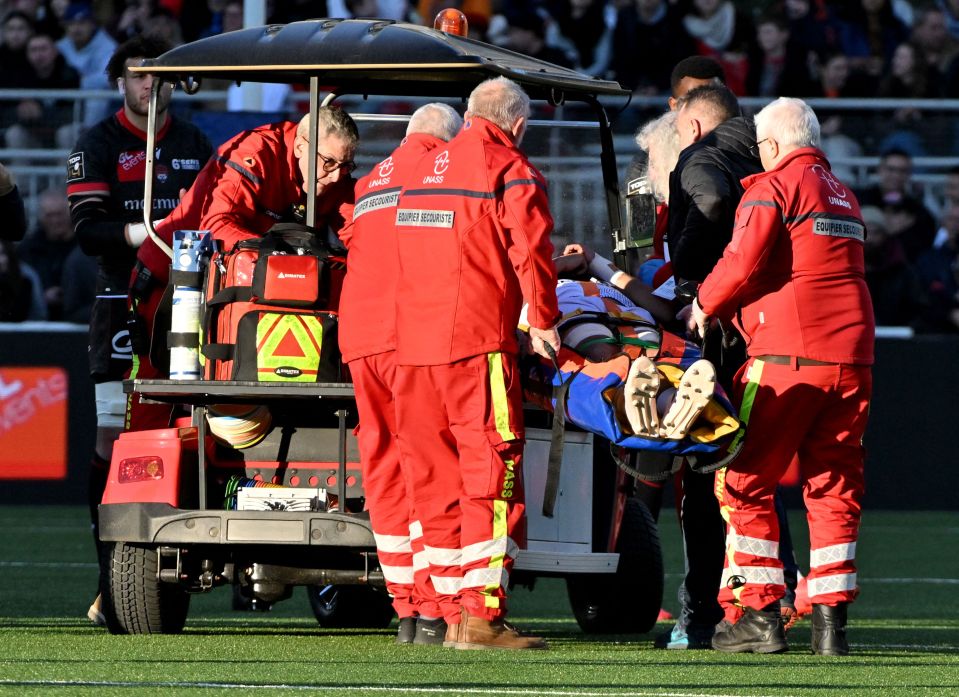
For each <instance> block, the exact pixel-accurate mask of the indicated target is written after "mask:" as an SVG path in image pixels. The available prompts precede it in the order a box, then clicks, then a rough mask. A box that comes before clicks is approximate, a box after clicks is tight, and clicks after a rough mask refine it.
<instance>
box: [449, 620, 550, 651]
mask: <svg viewBox="0 0 959 697" xmlns="http://www.w3.org/2000/svg"><path fill="white" fill-rule="evenodd" d="M459 626H460V630H459V640H458V641H457V642H456V643H455V646H456V648H458V649H510V650H520V649H545V648H546V642H545V641H543V640H542V639H541V638H540V637H535V636H523V635H522V634H520V633H519V631H517V630H516V629H515V628H514V627H512V626H510V625H509V624H508V623H506V622H505V621H503V620H501V619H499V620H493V621H490V620H487V619H484V618H482V617H475V616H473V615H470V614H469V613H467V612H466V610H464V611H463V621H462V623H461V624H460V625H459ZM448 637H449V634H447V638H448ZM443 645H444V646H446V645H447V644H446V642H444V643H443Z"/></svg>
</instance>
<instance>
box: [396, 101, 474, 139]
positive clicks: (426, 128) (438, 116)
mask: <svg viewBox="0 0 959 697" xmlns="http://www.w3.org/2000/svg"><path fill="white" fill-rule="evenodd" d="M462 125H463V119H462V117H461V116H460V115H459V114H458V113H456V110H455V109H454V108H453V107H451V106H450V105H449V104H442V103H440V102H432V103H430V104H426V105H424V106H421V107H420V108H419V109H417V110H416V111H414V112H413V115H412V116H411V117H410V122H409V125H407V127H406V135H412V134H413V133H426V134H428V135H431V136H435V137H436V138H439V139H440V140H449V139H450V138H452V137H453V136H455V135H456V133H457V132H458V131H459V130H460V127H461V126H462Z"/></svg>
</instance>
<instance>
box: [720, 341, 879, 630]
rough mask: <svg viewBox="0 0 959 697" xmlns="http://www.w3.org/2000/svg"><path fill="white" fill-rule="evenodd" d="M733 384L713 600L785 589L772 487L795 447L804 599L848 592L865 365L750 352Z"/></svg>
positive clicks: (852, 576)
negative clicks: (804, 529) (741, 424)
mask: <svg viewBox="0 0 959 697" xmlns="http://www.w3.org/2000/svg"><path fill="white" fill-rule="evenodd" d="M737 392H738V394H737V398H738V400H739V403H740V404H741V406H740V412H739V413H740V419H742V420H743V421H745V422H746V423H747V433H746V437H745V441H744V444H743V449H742V452H741V453H740V454H739V456H738V457H737V458H736V459H735V460H734V461H733V462H732V463H730V465H729V467H727V468H726V469H725V470H720V471H719V472H717V476H716V495H717V497H718V498H719V504H720V508H721V511H722V514H723V517H724V518H725V519H726V521H727V523H728V524H729V529H728V532H727V537H726V562H725V567H726V568H725V570H724V573H723V583H722V585H721V587H720V600H721V602H723V604H724V605H728V604H729V603H730V602H735V603H737V604H738V605H741V606H742V607H751V608H754V609H760V608H762V607H764V606H765V605H767V604H769V603H771V602H773V601H775V600H778V599H780V598H782V597H783V595H784V594H785V585H784V582H783V567H782V562H781V561H780V560H779V524H778V521H777V518H776V511H775V508H774V505H773V494H774V492H775V490H776V484H777V483H778V482H779V480H780V478H781V477H782V476H783V474H784V473H785V471H786V469H787V468H788V467H789V464H790V462H791V461H792V459H793V457H794V456H795V455H797V454H798V456H799V466H800V475H801V480H802V485H803V497H804V500H805V502H806V510H807V520H808V523H809V541H810V547H811V554H810V571H809V575H808V577H807V578H808V580H809V595H810V600H811V601H812V602H813V603H817V604H821V605H836V604H837V603H841V602H850V601H852V600H854V599H855V597H856V594H857V592H858V589H857V585H856V561H855V554H856V540H857V538H858V536H859V521H860V513H861V501H862V495H863V490H864V482H863V461H864V456H865V450H864V448H863V446H862V437H863V433H864V432H865V430H866V419H867V416H868V409H869V400H870V398H871V396H872V371H871V370H870V368H869V367H868V366H853V365H811V366H805V365H803V366H797V365H795V364H793V365H779V364H773V363H767V362H765V361H763V360H761V359H757V358H751V359H749V361H748V362H747V363H746V365H745V366H743V368H742V369H741V370H740V372H739V375H738V378H737ZM727 617H728V613H727Z"/></svg>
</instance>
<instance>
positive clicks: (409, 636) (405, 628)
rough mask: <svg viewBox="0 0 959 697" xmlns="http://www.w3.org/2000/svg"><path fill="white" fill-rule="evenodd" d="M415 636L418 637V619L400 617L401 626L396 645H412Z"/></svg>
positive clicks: (398, 630)
mask: <svg viewBox="0 0 959 697" xmlns="http://www.w3.org/2000/svg"><path fill="white" fill-rule="evenodd" d="M414 636H416V618H415V617H400V626H399V629H397V630H396V643H397V644H412V643H413V637H414Z"/></svg>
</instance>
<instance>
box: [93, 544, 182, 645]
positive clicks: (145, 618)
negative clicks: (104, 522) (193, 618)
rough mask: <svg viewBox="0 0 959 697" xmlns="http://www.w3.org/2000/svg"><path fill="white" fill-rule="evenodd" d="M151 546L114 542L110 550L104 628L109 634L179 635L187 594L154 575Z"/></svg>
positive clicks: (154, 556) (155, 556)
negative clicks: (105, 626) (105, 622)
mask: <svg viewBox="0 0 959 697" xmlns="http://www.w3.org/2000/svg"><path fill="white" fill-rule="evenodd" d="M156 575H157V553H156V550H155V549H154V548H152V547H143V546H139V545H132V544H127V543H125V542H117V543H116V544H114V545H113V547H112V549H111V550H110V573H109V578H108V581H107V583H108V584H109V594H108V597H107V602H106V613H105V614H106V617H107V628H108V629H109V630H110V633H111V634H179V633H180V632H181V631H183V625H184V624H186V617H187V613H188V611H189V609H190V595H189V594H188V593H187V592H186V591H185V590H183V589H181V588H180V587H179V586H176V585H174V584H170V583H161V582H160V581H159V580H158V579H157V577H156Z"/></svg>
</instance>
